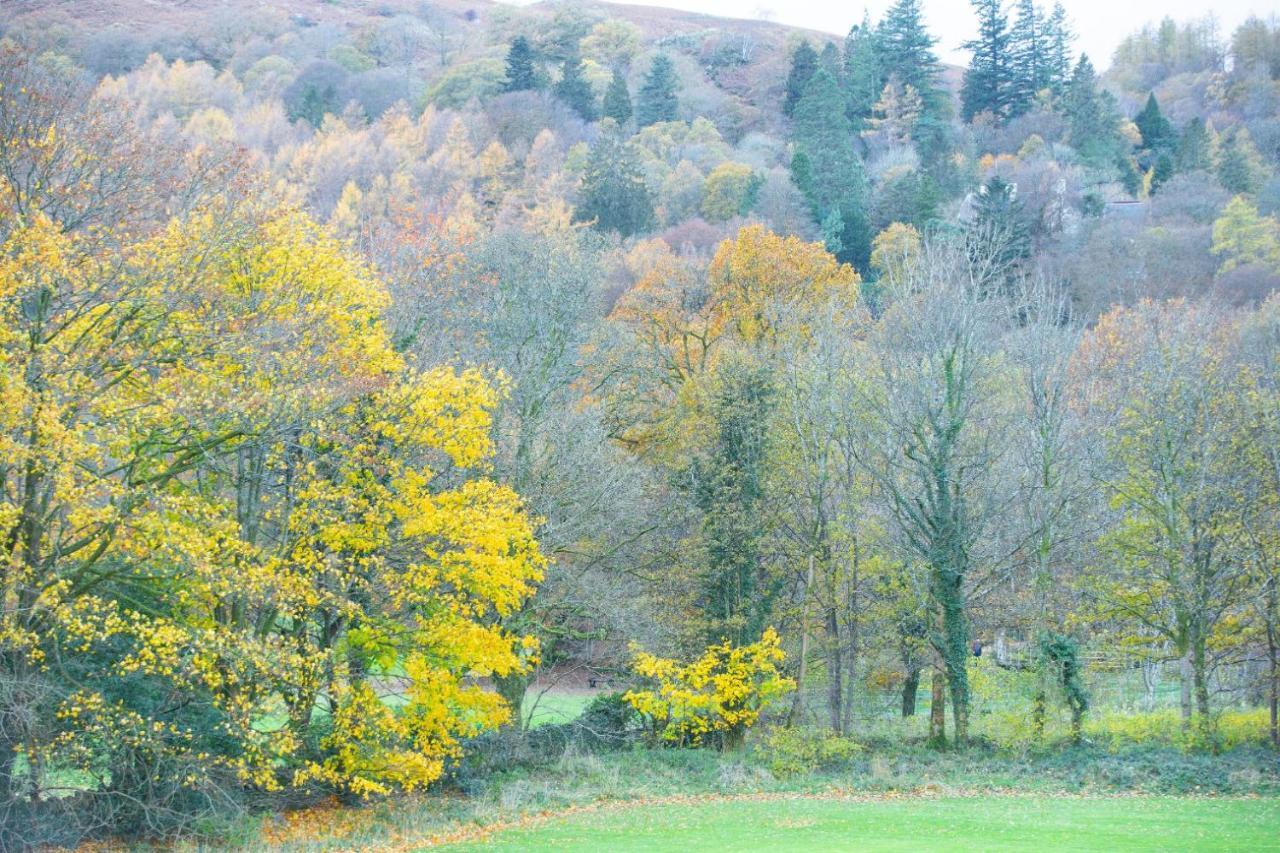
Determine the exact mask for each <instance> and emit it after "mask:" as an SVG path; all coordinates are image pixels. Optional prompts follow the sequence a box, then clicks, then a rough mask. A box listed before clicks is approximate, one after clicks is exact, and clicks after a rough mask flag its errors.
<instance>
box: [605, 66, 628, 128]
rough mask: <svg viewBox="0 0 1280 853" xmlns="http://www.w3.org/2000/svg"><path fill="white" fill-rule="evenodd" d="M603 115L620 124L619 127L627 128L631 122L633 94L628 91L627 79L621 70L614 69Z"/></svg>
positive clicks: (606, 92) (606, 91)
mask: <svg viewBox="0 0 1280 853" xmlns="http://www.w3.org/2000/svg"><path fill="white" fill-rule="evenodd" d="M600 112H601V114H602V115H603V116H604V117H605V118H611V119H613V120H614V121H616V122H617V123H618V127H626V125H627V122H629V121H631V92H630V90H628V89H627V78H626V76H625V75H624V74H623V73H622V69H621V68H615V69H613V77H612V78H611V79H610V80H609V88H608V89H606V90H605V92H604V104H603V108H602V109H601V111H600Z"/></svg>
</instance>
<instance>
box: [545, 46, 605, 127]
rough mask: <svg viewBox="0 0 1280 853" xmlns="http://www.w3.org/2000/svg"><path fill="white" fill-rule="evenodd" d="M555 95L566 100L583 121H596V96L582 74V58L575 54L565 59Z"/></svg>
mask: <svg viewBox="0 0 1280 853" xmlns="http://www.w3.org/2000/svg"><path fill="white" fill-rule="evenodd" d="M553 91H554V92H555V96H556V97H557V98H559V99H560V100H562V101H564V102H565V103H566V104H568V105H569V106H570V107H572V108H573V111H574V112H576V113H577V114H578V115H579V116H581V117H582V120H583V121H595V120H596V118H597V114H596V96H595V93H594V92H592V91H591V84H590V83H588V82H587V80H586V78H585V77H583V76H582V58H581V57H579V56H577V55H573V56H570V57H568V58H566V59H565V61H564V68H563V70H562V72H561V74H560V79H559V81H557V82H556V85H555V89H554V90H553Z"/></svg>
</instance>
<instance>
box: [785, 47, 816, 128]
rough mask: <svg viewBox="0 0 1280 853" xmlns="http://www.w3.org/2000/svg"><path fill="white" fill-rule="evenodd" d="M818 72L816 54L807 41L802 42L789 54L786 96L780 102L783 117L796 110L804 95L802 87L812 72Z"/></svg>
mask: <svg viewBox="0 0 1280 853" xmlns="http://www.w3.org/2000/svg"><path fill="white" fill-rule="evenodd" d="M817 70H818V54H817V53H816V52H815V51H814V49H813V47H812V46H811V45H810V44H809V42H808V41H802V42H800V44H798V45H797V46H796V49H795V50H794V51H793V52H792V53H791V72H790V73H789V74H787V96H786V99H785V100H783V102H782V113H783V115H787V116H790V115H791V114H793V113H794V112H795V110H796V104H798V103H800V98H801V96H803V95H804V87H805V86H807V85H809V79H810V78H811V77H813V72H815V71H817Z"/></svg>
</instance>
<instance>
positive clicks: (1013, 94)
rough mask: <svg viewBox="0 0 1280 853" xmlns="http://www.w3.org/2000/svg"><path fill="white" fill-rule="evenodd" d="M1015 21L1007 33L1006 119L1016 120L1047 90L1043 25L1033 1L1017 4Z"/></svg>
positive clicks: (1047, 80) (1041, 17) (1047, 77)
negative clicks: (1015, 117)
mask: <svg viewBox="0 0 1280 853" xmlns="http://www.w3.org/2000/svg"><path fill="white" fill-rule="evenodd" d="M1015 8H1016V9H1017V13H1018V17H1017V18H1016V19H1015V20H1014V22H1013V25H1012V26H1011V27H1010V29H1009V66H1010V77H1011V80H1010V85H1011V91H1010V93H1009V115H1010V116H1011V117H1013V116H1020V115H1022V114H1023V113H1026V112H1028V111H1029V110H1030V109H1031V107H1032V105H1033V104H1035V100H1036V96H1037V95H1038V94H1039V93H1040V92H1041V91H1042V90H1043V89H1047V88H1049V63H1048V56H1047V53H1048V44H1047V43H1046V38H1045V27H1046V22H1045V19H1044V15H1043V13H1041V11H1040V10H1039V9H1038V8H1036V4H1035V0H1018V2H1017V4H1016V7H1015Z"/></svg>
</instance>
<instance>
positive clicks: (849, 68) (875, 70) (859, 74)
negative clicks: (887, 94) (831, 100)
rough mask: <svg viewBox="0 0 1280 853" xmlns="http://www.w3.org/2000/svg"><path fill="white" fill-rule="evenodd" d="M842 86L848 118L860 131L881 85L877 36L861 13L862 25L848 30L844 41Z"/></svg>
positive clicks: (881, 65) (868, 20) (882, 80)
mask: <svg viewBox="0 0 1280 853" xmlns="http://www.w3.org/2000/svg"><path fill="white" fill-rule="evenodd" d="M844 83H845V90H846V91H847V92H848V95H849V118H850V119H851V120H852V121H853V122H854V129H855V130H861V123H862V122H864V121H866V120H867V118H869V117H870V116H871V110H872V108H874V107H875V103H876V99H877V98H879V97H880V93H881V92H882V91H883V90H884V84H885V77H884V70H883V64H882V62H881V58H880V37H879V34H878V33H877V32H876V29H875V27H873V26H872V25H871V17H870V15H869V14H867V13H865V12H864V13H863V17H862V23H861V24H855V25H854V27H853V29H851V30H849V35H848V37H847V38H846V39H845V42H844Z"/></svg>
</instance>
